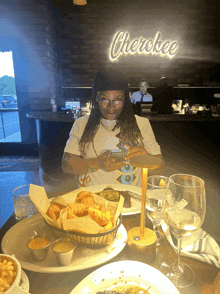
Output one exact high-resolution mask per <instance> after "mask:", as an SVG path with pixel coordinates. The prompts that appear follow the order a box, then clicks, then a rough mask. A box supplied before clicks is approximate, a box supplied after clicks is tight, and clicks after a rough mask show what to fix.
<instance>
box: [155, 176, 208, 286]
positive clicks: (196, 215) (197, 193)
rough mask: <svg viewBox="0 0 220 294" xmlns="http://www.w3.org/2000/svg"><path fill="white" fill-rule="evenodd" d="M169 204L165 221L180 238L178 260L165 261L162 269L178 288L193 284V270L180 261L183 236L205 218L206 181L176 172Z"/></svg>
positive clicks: (197, 227)
mask: <svg viewBox="0 0 220 294" xmlns="http://www.w3.org/2000/svg"><path fill="white" fill-rule="evenodd" d="M168 189H169V191H170V195H168V196H167V201H168V204H167V207H166V209H165V215H164V220H165V222H166V224H167V225H168V226H169V228H170V231H171V233H172V234H173V235H174V237H175V238H176V239H177V259H176V261H175V262H174V263H173V264H171V265H170V266H169V265H167V264H164V263H163V264H162V266H161V268H160V270H161V272H162V273H164V274H165V275H166V276H167V277H168V278H170V279H171V280H172V282H173V283H174V284H175V286H176V287H179V288H183V287H187V286H190V285H192V283H193V282H194V278H195V275H194V273H193V271H192V269H191V268H190V267H189V266H188V265H186V264H184V263H182V262H180V251H181V241H182V238H184V237H186V236H190V235H192V234H193V233H194V232H195V231H196V230H197V229H199V228H200V227H201V225H202V223H203V221H204V218H205V211H206V198H205V183H204V181H203V180H202V179H200V178H199V177H197V176H193V175H187V174H176V175H172V176H171V177H170V178H169V183H168Z"/></svg>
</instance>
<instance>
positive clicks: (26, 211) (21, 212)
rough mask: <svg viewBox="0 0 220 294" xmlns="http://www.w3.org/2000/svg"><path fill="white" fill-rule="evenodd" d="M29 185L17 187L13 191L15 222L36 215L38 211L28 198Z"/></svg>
mask: <svg viewBox="0 0 220 294" xmlns="http://www.w3.org/2000/svg"><path fill="white" fill-rule="evenodd" d="M29 188H30V185H23V186H20V187H17V188H15V189H14V191H13V197H14V209H15V218H16V220H17V221H20V220H23V219H25V218H27V217H29V216H32V215H34V214H36V213H38V210H37V208H36V206H35V205H34V203H33V202H32V201H31V199H30V197H29Z"/></svg>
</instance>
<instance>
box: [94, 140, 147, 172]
mask: <svg viewBox="0 0 220 294" xmlns="http://www.w3.org/2000/svg"><path fill="white" fill-rule="evenodd" d="M128 148H129V149H128V151H127V155H126V156H125V158H124V159H125V160H122V161H117V162H116V161H115V159H114V158H110V157H109V154H110V153H111V151H110V150H108V151H106V152H104V153H103V154H102V155H101V156H99V162H100V166H101V168H102V169H103V170H105V171H113V170H117V169H120V168H122V167H123V166H124V165H125V164H126V160H129V159H130V158H132V157H133V156H138V155H146V154H147V151H146V150H145V149H144V147H143V146H135V147H130V146H129V147H128Z"/></svg>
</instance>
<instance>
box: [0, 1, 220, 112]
mask: <svg viewBox="0 0 220 294" xmlns="http://www.w3.org/2000/svg"><path fill="white" fill-rule="evenodd" d="M218 15H219V9H218V2H217V1H215V0H210V1H209V3H205V1H203V0H198V1H194V0H193V1H179V0H178V1H175V0H168V1H161V0H149V1H146V0H137V1H133V0H126V1H124V0H121V1H118V0H117V1H116V0H111V1H109V0H88V4H87V5H86V6H83V7H79V6H75V5H73V4H72V0H62V1H61V0H2V1H1V3H0V38H1V37H4V36H7V37H8V36H10V37H12V38H17V39H18V40H19V42H21V44H22V46H23V48H22V51H23V52H22V54H23V55H22V62H23V63H24V64H25V66H26V73H25V74H23V75H21V74H20V73H19V71H20V68H19V62H17V65H16V68H15V70H16V73H17V87H18V88H19V87H20V88H19V89H18V92H19V91H20V92H21V93H24V92H25V94H27V95H26V96H23V97H27V98H23V99H24V100H25V99H26V100H27V101H28V103H29V106H30V107H29V108H30V109H32V110H40V109H48V110H50V109H51V105H50V99H51V98H54V99H55V100H56V101H57V103H58V106H64V101H65V100H66V98H78V97H77V96H80V97H83V98H86V97H85V95H87V91H84V90H83V91H84V92H82V94H81V93H80V90H79V91H78V92H77V91H75V92H73V91H72V90H71V89H72V87H90V86H91V84H92V82H93V78H94V75H95V73H96V72H97V71H98V70H99V69H100V68H108V67H115V68H116V69H117V70H118V71H119V72H121V73H122V74H123V75H125V76H126V78H127V79H128V82H129V83H130V85H131V86H132V87H137V86H138V81H139V79H140V78H142V77H146V78H147V79H148V80H149V83H150V86H151V87H155V86H157V83H158V80H159V78H160V77H161V76H162V75H166V76H169V77H170V80H171V84H172V85H173V86H177V85H178V84H184V83H185V84H189V86H199V87H200V86H204V85H210V84H211V83H212V84H211V85H219V83H220V77H219V75H220V74H219V64H220V50H219V48H220V43H219V37H218V31H219V29H220V27H219V22H218ZM117 30H124V31H128V32H129V34H130V39H131V40H133V39H134V38H135V37H136V38H139V37H141V36H142V37H143V38H146V39H152V38H154V36H155V34H156V33H157V32H158V31H160V32H161V34H162V37H161V39H162V41H164V40H167V39H169V40H177V41H178V45H179V51H178V53H177V55H176V56H175V57H174V58H173V59H168V58H167V57H160V56H158V55H152V54H149V55H143V54H141V55H138V54H134V55H130V54H128V55H126V56H121V57H120V58H119V59H118V60H117V61H115V62H112V61H110V59H109V49H110V45H111V42H112V38H113V36H114V35H115V33H116V32H117ZM20 75H21V77H20ZM213 83H214V84H213ZM61 87H63V89H62V91H61ZM69 89H70V90H69ZM216 91H217V92H218V90H216ZM80 97H79V98H80Z"/></svg>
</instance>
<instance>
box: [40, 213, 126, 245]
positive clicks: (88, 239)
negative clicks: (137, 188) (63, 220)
mask: <svg viewBox="0 0 220 294" xmlns="http://www.w3.org/2000/svg"><path fill="white" fill-rule="evenodd" d="M44 221H45V220H44ZM121 221H122V215H121V214H120V216H119V218H118V221H117V225H116V226H115V227H114V228H113V229H112V230H109V231H107V232H104V233H100V234H83V233H78V232H72V231H68V235H67V231H65V230H63V229H59V228H57V227H54V226H52V225H50V224H48V223H47V222H46V221H45V223H46V225H47V226H48V227H49V228H50V229H51V231H52V233H53V234H54V236H55V237H56V238H58V239H59V238H65V237H67V236H68V237H69V238H70V239H72V240H74V241H75V242H77V243H78V244H83V245H85V246H87V247H103V246H106V245H109V244H111V243H113V241H114V239H115V237H116V235H117V231H118V228H119V227H120V225H121Z"/></svg>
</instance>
